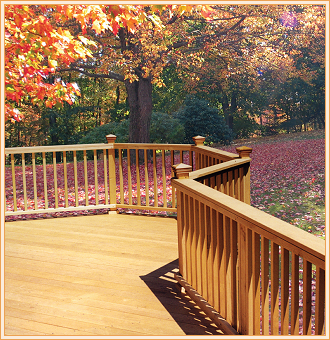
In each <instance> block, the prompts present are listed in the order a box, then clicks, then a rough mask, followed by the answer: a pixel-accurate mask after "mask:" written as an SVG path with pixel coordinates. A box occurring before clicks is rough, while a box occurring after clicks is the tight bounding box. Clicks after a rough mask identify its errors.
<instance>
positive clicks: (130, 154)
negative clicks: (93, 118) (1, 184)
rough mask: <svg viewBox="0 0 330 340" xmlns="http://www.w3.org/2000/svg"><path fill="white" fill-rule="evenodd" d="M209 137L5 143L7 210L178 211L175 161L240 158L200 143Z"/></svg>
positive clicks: (204, 163) (204, 162) (17, 212)
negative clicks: (171, 141) (28, 144)
mask: <svg viewBox="0 0 330 340" xmlns="http://www.w3.org/2000/svg"><path fill="white" fill-rule="evenodd" d="M204 139H205V138H204V137H200V136H198V137H196V141H195V143H196V144H195V145H190V144H186V145H182V144H129V143H115V140H116V136H114V135H108V136H107V141H108V144H81V145H56V146H43V147H23V148H6V149H5V154H6V164H7V166H6V178H5V180H6V202H7V206H6V213H5V214H6V216H11V215H23V214H40V213H41V214H43V213H55V212H64V211H77V210H93V209H104V208H107V209H110V210H116V209H120V208H125V209H134V210H147V211H150V210H156V211H167V212H176V196H175V192H174V190H173V189H172V187H171V177H172V176H173V172H172V169H171V166H172V165H173V164H176V163H186V164H190V165H191V166H192V167H193V168H196V165H197V168H198V169H200V168H203V167H205V166H208V165H209V164H211V163H212V162H213V163H214V164H216V163H221V162H223V161H225V160H228V159H235V158H236V157H238V155H236V154H231V153H228V152H224V151H221V150H217V149H213V148H210V147H204V146H202V145H200V144H201V143H202V141H203V140H204ZM197 144H198V145H197ZM202 144H203V143H202ZM196 158H197V160H198V164H197V163H196V161H195V159H196ZM201 160H202V161H201Z"/></svg>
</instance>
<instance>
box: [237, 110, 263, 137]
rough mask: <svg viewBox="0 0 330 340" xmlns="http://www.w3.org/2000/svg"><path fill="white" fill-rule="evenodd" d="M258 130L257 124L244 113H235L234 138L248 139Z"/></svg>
mask: <svg viewBox="0 0 330 340" xmlns="http://www.w3.org/2000/svg"><path fill="white" fill-rule="evenodd" d="M258 129H259V124H258V123H257V122H256V121H255V120H254V119H252V118H250V117H249V116H248V115H246V114H245V113H235V114H234V122H233V130H234V131H233V132H234V134H235V138H249V137H251V136H252V135H253V134H255V133H256V131H257V130H258Z"/></svg>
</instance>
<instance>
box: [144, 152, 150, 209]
mask: <svg viewBox="0 0 330 340" xmlns="http://www.w3.org/2000/svg"><path fill="white" fill-rule="evenodd" d="M144 185H145V191H146V206H147V207H149V196H150V194H149V175H148V150H147V149H144Z"/></svg>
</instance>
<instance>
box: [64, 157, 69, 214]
mask: <svg viewBox="0 0 330 340" xmlns="http://www.w3.org/2000/svg"><path fill="white" fill-rule="evenodd" d="M63 175H64V195H65V207H66V208H67V207H68V206H69V199H68V170H67V164H66V151H63Z"/></svg>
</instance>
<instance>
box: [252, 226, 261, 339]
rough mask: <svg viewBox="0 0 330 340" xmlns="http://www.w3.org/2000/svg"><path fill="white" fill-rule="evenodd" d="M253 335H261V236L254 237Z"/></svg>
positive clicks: (256, 234) (254, 234)
mask: <svg viewBox="0 0 330 340" xmlns="http://www.w3.org/2000/svg"><path fill="white" fill-rule="evenodd" d="M252 285H253V296H254V298H253V334H255V335H260V235H259V234H258V233H256V232H253V235H252Z"/></svg>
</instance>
